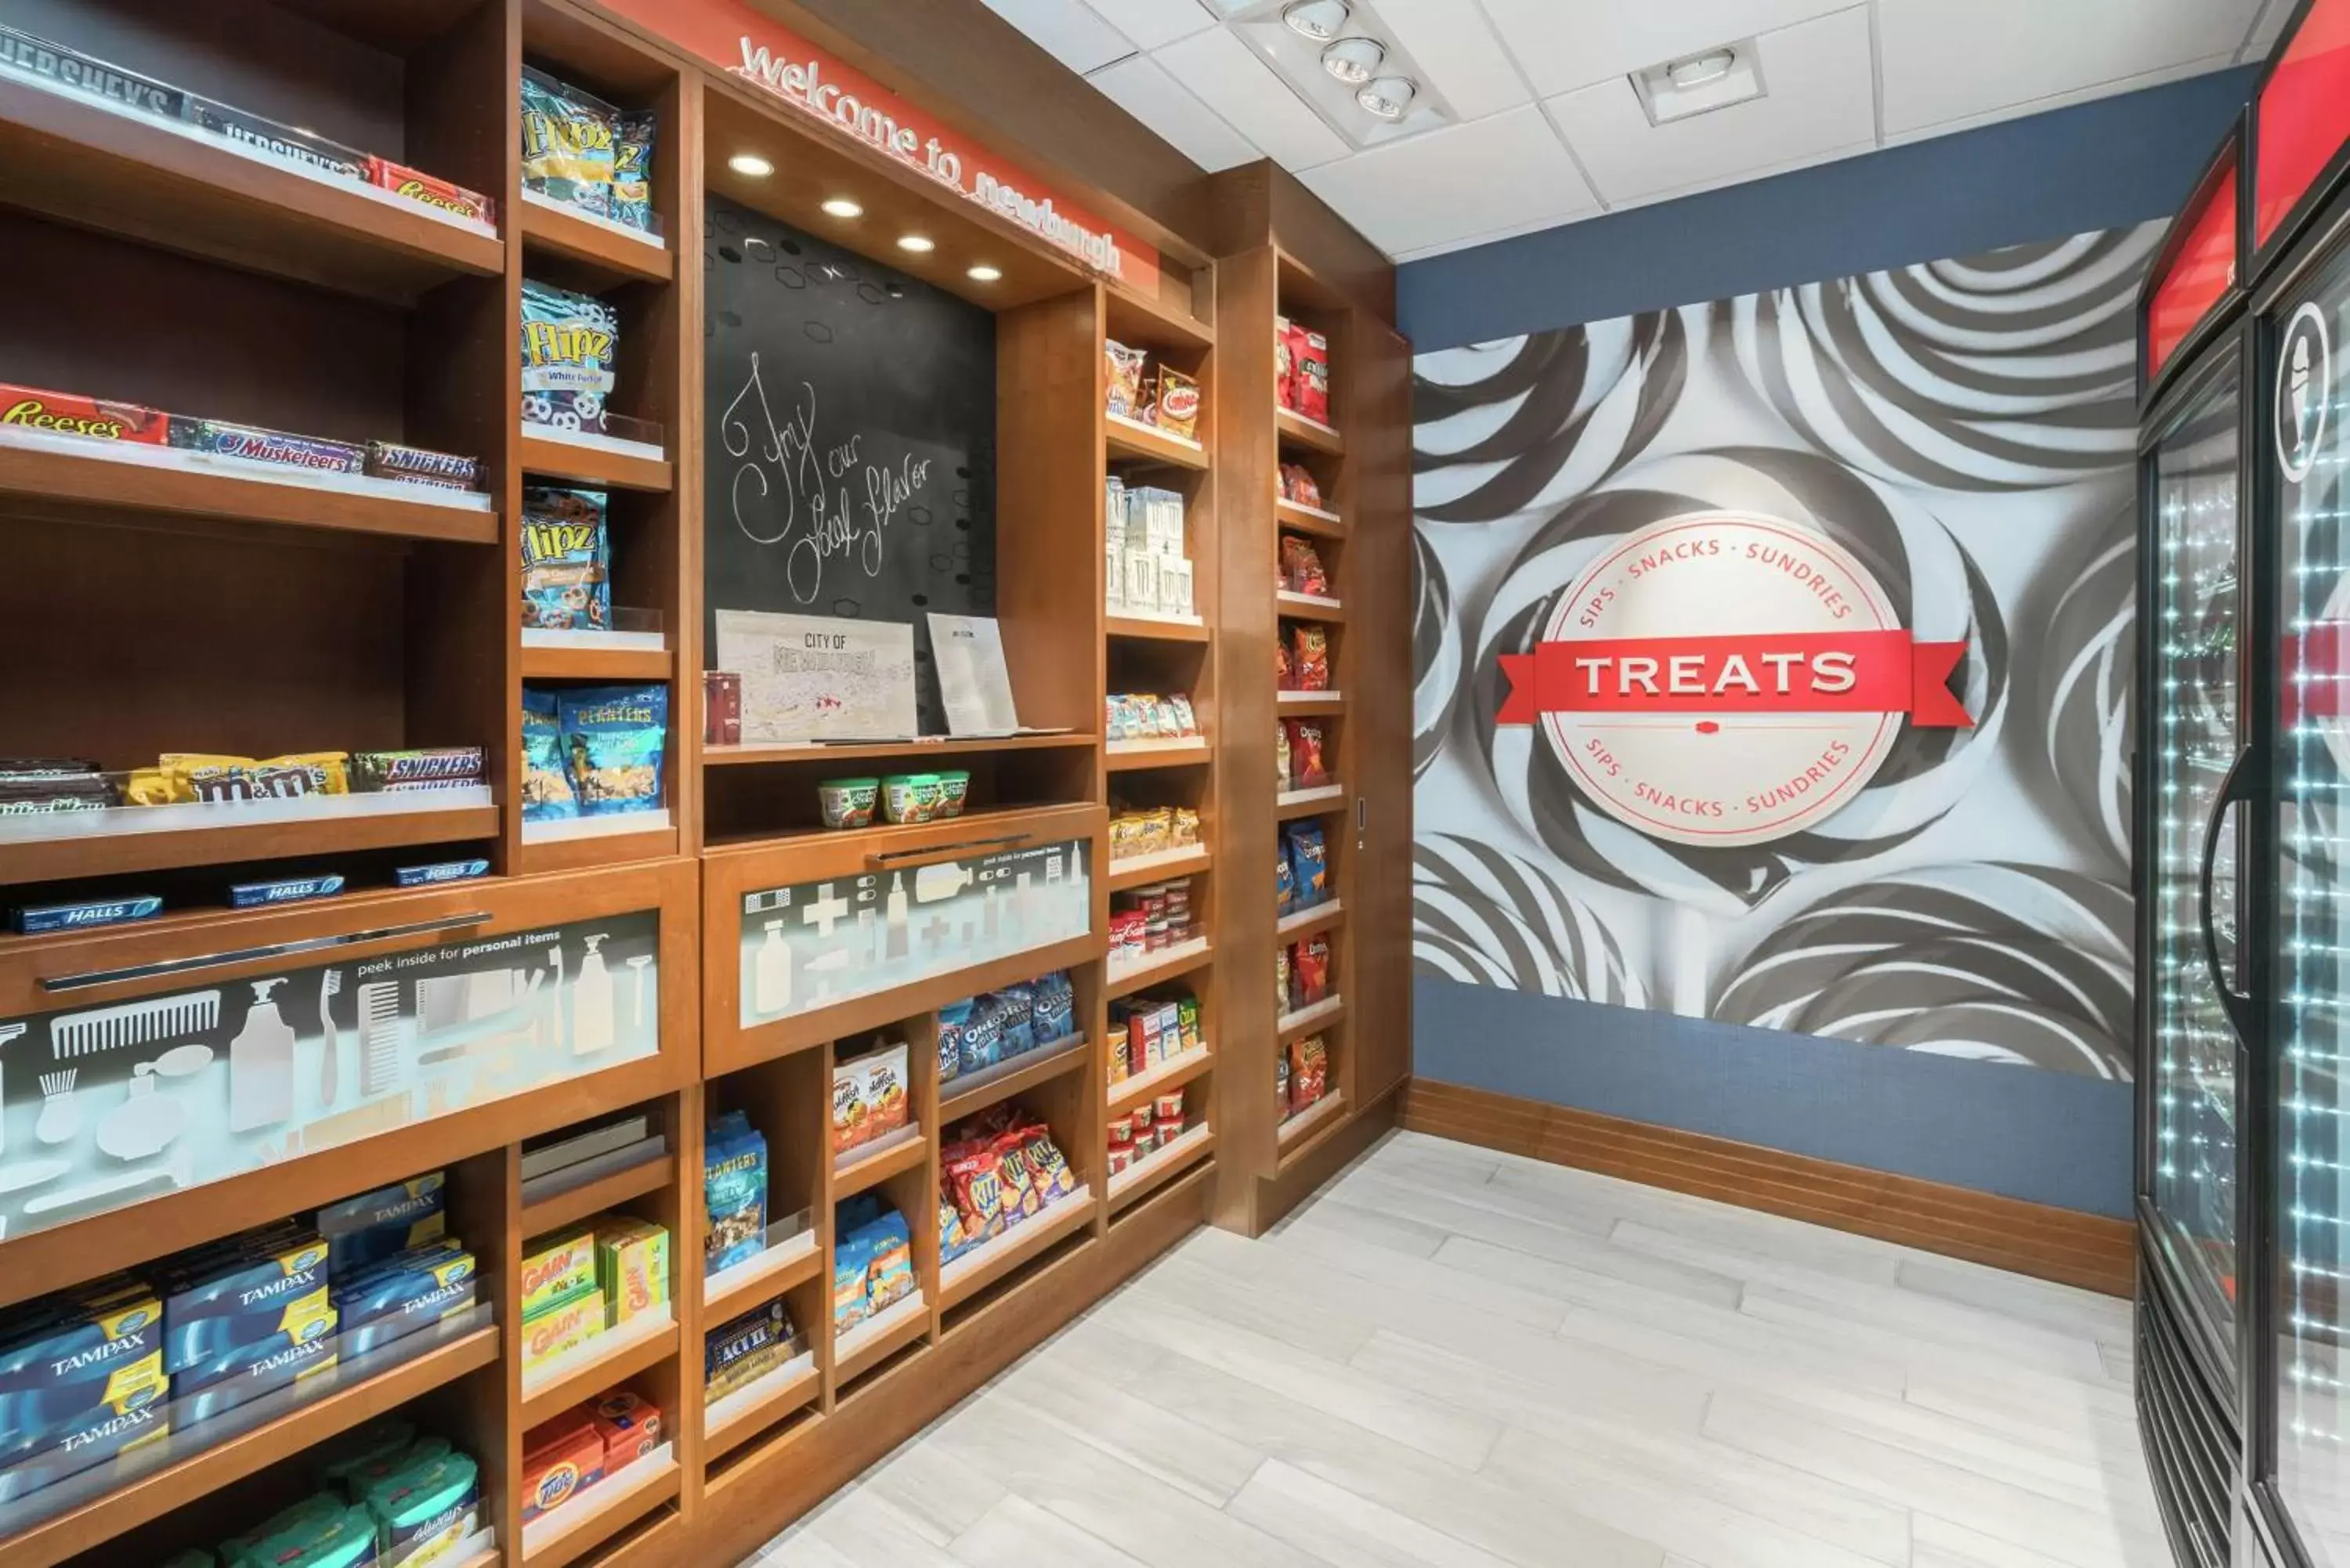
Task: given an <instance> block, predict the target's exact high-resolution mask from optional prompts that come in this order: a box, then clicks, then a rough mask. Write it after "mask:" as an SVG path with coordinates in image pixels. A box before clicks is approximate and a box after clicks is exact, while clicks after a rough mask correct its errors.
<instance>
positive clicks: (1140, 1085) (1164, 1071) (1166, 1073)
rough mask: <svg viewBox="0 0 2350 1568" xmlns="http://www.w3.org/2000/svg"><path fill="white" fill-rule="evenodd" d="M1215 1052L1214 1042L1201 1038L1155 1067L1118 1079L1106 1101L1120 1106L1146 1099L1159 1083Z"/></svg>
mask: <svg viewBox="0 0 2350 1568" xmlns="http://www.w3.org/2000/svg"><path fill="white" fill-rule="evenodd" d="M1215 1054H1216V1048H1215V1046H1214V1044H1212V1043H1211V1042H1209V1041H1206V1040H1202V1041H1201V1042H1200V1044H1197V1045H1194V1046H1193V1047H1192V1048H1191V1050H1189V1051H1185V1052H1182V1053H1181V1054H1178V1055H1173V1056H1170V1057H1168V1058H1167V1059H1166V1060H1165V1061H1163V1062H1161V1063H1159V1065H1157V1066H1156V1067H1152V1068H1149V1069H1148V1070H1146V1071H1143V1072H1140V1073H1137V1074H1135V1075H1132V1076H1131V1077H1126V1078H1120V1079H1118V1081H1117V1082H1116V1083H1114V1084H1112V1085H1110V1086H1109V1090H1108V1093H1107V1097H1106V1103H1107V1104H1109V1105H1113V1106H1122V1105H1125V1104H1127V1103H1128V1101H1130V1100H1141V1099H1148V1098H1149V1096H1150V1095H1151V1093H1152V1092H1153V1091H1154V1090H1156V1089H1157V1088H1158V1087H1159V1085H1161V1084H1163V1083H1165V1082H1166V1081H1167V1080H1168V1079H1170V1078H1171V1077H1174V1076H1175V1075H1177V1074H1179V1073H1181V1072H1183V1071H1184V1070H1186V1069H1187V1068H1189V1067H1190V1066H1191V1064H1192V1063H1194V1062H1205V1061H1207V1060H1209V1059H1210V1058H1211V1057H1213V1056H1214V1055H1215Z"/></svg>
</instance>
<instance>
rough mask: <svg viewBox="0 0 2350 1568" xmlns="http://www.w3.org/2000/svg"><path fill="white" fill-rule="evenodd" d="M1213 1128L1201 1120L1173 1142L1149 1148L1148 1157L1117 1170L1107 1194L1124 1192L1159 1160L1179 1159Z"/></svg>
mask: <svg viewBox="0 0 2350 1568" xmlns="http://www.w3.org/2000/svg"><path fill="white" fill-rule="evenodd" d="M1214 1130H1215V1129H1214V1128H1212V1127H1210V1126H1209V1125H1208V1124H1207V1123H1205V1122H1201V1124H1200V1125H1199V1126H1198V1127H1192V1128H1191V1129H1190V1130H1189V1131H1187V1132H1185V1133H1184V1135H1183V1136H1182V1137H1179V1138H1177V1139H1176V1140H1175V1141H1174V1142H1173V1143H1170V1144H1163V1145H1161V1146H1160V1147H1158V1148H1155V1149H1153V1150H1151V1151H1150V1153H1149V1156H1148V1157H1146V1158H1142V1159H1139V1160H1136V1161H1135V1162H1134V1163H1133V1164H1132V1165H1129V1166H1128V1167H1127V1168H1125V1169H1124V1170H1121V1171H1119V1172H1118V1174H1117V1175H1116V1176H1113V1177H1111V1178H1110V1179H1109V1195H1110V1196H1111V1197H1112V1198H1116V1197H1117V1196H1118V1194H1119V1193H1121V1192H1124V1191H1125V1190H1127V1189H1128V1188H1130V1187H1132V1186H1133V1185H1134V1184H1135V1183H1136V1182H1138V1181H1139V1180H1141V1179H1143V1178H1144V1177H1145V1176H1148V1175H1149V1173H1150V1172H1151V1171H1153V1170H1156V1169H1157V1168H1159V1162H1160V1161H1162V1160H1168V1159H1175V1160H1180V1159H1181V1158H1183V1156H1184V1154H1185V1153H1186V1151H1188V1150H1190V1149H1192V1148H1196V1147H1199V1146H1200V1145H1201V1144H1203V1143H1205V1142H1207V1141H1208V1139H1209V1137H1211V1135H1212V1134H1213V1132H1214Z"/></svg>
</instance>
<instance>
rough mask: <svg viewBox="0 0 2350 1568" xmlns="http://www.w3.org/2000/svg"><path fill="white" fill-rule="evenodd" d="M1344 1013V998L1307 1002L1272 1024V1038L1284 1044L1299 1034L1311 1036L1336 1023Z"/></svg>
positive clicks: (1337, 997) (1328, 997) (1327, 997)
mask: <svg viewBox="0 0 2350 1568" xmlns="http://www.w3.org/2000/svg"><path fill="white" fill-rule="evenodd" d="M1346 1012H1347V999H1346V998H1345V997H1343V996H1326V997H1324V998H1323V999H1322V1000H1321V1001H1319V1002H1309V1003H1308V1004H1307V1005H1305V1006H1304V1007H1301V1008H1298V1009H1296V1010H1295V1011H1294V1012H1284V1013H1283V1014H1282V1015H1281V1016H1280V1017H1279V1018H1278V1019H1276V1020H1274V1026H1273V1033H1274V1038H1275V1039H1277V1040H1279V1041H1280V1042H1281V1043H1283V1044H1287V1043H1288V1042H1289V1041H1291V1040H1294V1039H1295V1038H1296V1037H1297V1036H1298V1035H1300V1034H1311V1033H1314V1031H1315V1030H1316V1029H1320V1028H1322V1027H1324V1026H1325V1025H1327V1024H1331V1023H1336V1022H1337V1021H1338V1020H1339V1019H1340V1018H1343V1017H1344V1016H1346Z"/></svg>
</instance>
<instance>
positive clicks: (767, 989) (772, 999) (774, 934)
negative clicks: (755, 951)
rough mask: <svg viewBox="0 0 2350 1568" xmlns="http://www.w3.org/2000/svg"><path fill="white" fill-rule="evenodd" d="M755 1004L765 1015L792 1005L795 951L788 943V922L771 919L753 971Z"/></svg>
mask: <svg viewBox="0 0 2350 1568" xmlns="http://www.w3.org/2000/svg"><path fill="white" fill-rule="evenodd" d="M751 1005H752V1006H753V1007H754V1008H755V1009H756V1010H757V1011H758V1012H760V1013H761V1014H762V1015H765V1014H769V1013H776V1012H787V1011H789V1010H790V1008H791V1005H792V950H791V949H790V948H788V947H785V945H784V922H783V921H781V920H769V921H768V922H767V939H766V940H764V941H763V942H761V943H760V944H759V956H758V958H757V960H756V961H754V963H753V965H752V971H751Z"/></svg>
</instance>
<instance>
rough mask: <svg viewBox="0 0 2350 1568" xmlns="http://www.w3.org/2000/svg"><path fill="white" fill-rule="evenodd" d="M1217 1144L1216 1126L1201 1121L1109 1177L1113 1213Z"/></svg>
mask: <svg viewBox="0 0 2350 1568" xmlns="http://www.w3.org/2000/svg"><path fill="white" fill-rule="evenodd" d="M1214 1147H1216V1129H1215V1128H1214V1127H1210V1126H1208V1125H1207V1124H1206V1123H1204V1122H1203V1123H1201V1125H1200V1126H1198V1127H1193V1128H1192V1129H1191V1131H1190V1132H1187V1133H1185V1134H1184V1135H1183V1136H1182V1137H1179V1138H1177V1139H1176V1140H1175V1141H1174V1142H1173V1143H1170V1144H1169V1145H1167V1146H1166V1147H1163V1148H1161V1149H1159V1151H1158V1152H1157V1153H1155V1154H1153V1155H1151V1156H1150V1157H1149V1158H1148V1159H1140V1160H1137V1161H1136V1162H1135V1163H1134V1164H1132V1165H1129V1166H1128V1167H1127V1168H1125V1169H1124V1170H1121V1171H1119V1172H1118V1174H1117V1175H1116V1176H1113V1177H1111V1178H1110V1179H1109V1206H1110V1211H1111V1212H1112V1213H1115V1212H1117V1211H1118V1210H1120V1209H1123V1208H1125V1207H1126V1206H1127V1205H1128V1204H1129V1203H1132V1202H1133V1201H1134V1200H1135V1199H1139V1198H1140V1197H1142V1196H1143V1195H1144V1194H1145V1193H1147V1192H1149V1191H1151V1190H1153V1189H1156V1188H1159V1187H1163V1186H1165V1185H1166V1184H1167V1182H1168V1181H1170V1180H1171V1179H1173V1178H1174V1177H1176V1176H1177V1175H1179V1174H1180V1173H1181V1172H1182V1171H1183V1170H1185V1169H1186V1168H1189V1167H1191V1166H1192V1165H1195V1164H1197V1163H1198V1162H1199V1161H1201V1160H1202V1159H1204V1158H1207V1156H1208V1152H1209V1151H1210V1150H1211V1149H1212V1148H1214Z"/></svg>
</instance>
